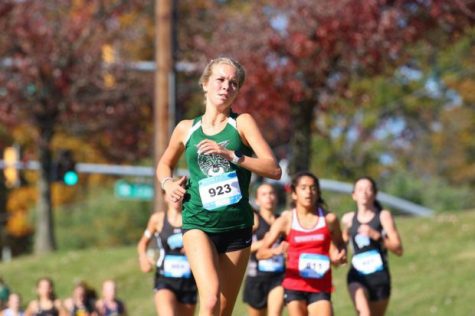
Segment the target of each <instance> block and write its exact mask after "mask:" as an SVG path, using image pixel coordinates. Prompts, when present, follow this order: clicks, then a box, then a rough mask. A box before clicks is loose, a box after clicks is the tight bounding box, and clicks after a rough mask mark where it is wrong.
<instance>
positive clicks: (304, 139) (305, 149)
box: [289, 101, 313, 177]
mask: <svg viewBox="0 0 475 316" xmlns="http://www.w3.org/2000/svg"><path fill="white" fill-rule="evenodd" d="M290 115H291V122H292V125H293V127H292V130H293V135H292V137H291V140H290V150H291V154H290V162H289V175H290V177H292V176H293V175H294V174H295V173H296V172H299V171H304V170H308V168H309V167H310V157H311V141H312V134H311V131H312V123H313V102H308V101H304V102H300V103H296V104H293V105H292V108H291V110H290Z"/></svg>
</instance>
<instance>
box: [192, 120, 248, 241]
mask: <svg viewBox="0 0 475 316" xmlns="http://www.w3.org/2000/svg"><path fill="white" fill-rule="evenodd" d="M201 118H202V117H201V116H199V117H197V118H195V119H194V120H193V125H192V128H191V130H190V131H189V134H188V136H187V138H186V139H185V158H186V162H187V164H188V170H189V172H190V176H189V179H188V182H187V185H186V194H185V197H184V202H183V229H185V230H189V229H200V230H202V231H205V232H210V233H220V232H226V231H232V230H237V229H242V228H246V227H251V226H252V222H253V213H252V207H251V205H250V204H249V182H250V180H251V172H250V171H249V170H247V169H244V168H241V167H239V166H237V165H235V164H233V163H231V162H230V161H229V160H227V159H225V158H223V157H221V156H220V155H216V154H210V155H205V154H200V153H198V148H197V145H198V144H199V142H201V141H202V140H204V139H210V140H213V141H215V142H217V143H218V144H220V145H222V146H224V147H226V148H227V149H229V150H234V151H236V150H239V151H241V152H242V153H243V154H244V155H246V156H252V149H251V148H249V147H247V146H246V145H244V143H243V142H242V140H241V137H240V135H239V132H238V130H237V126H236V118H237V114H235V113H231V115H230V116H229V118H228V122H227V124H226V126H225V127H224V129H223V130H222V131H221V132H219V133H217V134H214V135H206V134H205V133H204V132H203V129H202V128H201Z"/></svg>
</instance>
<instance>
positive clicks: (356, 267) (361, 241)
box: [347, 211, 391, 301]
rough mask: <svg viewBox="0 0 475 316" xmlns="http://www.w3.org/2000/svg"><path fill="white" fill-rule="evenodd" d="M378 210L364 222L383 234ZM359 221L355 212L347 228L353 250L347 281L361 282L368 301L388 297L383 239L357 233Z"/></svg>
mask: <svg viewBox="0 0 475 316" xmlns="http://www.w3.org/2000/svg"><path fill="white" fill-rule="evenodd" d="M379 214H380V212H379V211H378V212H376V213H375V214H374V216H373V218H372V219H371V220H370V221H369V222H368V223H366V225H368V226H369V227H370V228H371V229H374V230H375V231H377V232H379V233H380V234H381V236H383V234H384V232H383V226H382V225H381V221H380V219H379ZM360 226H361V223H360V222H359V221H358V216H357V213H356V212H355V215H354V216H353V221H352V224H351V227H350V229H349V233H350V238H351V239H350V245H351V249H352V251H353V259H352V261H351V268H350V271H349V272H348V278H347V282H348V284H350V283H352V282H357V283H360V284H362V285H363V286H364V287H365V288H366V289H367V291H368V294H369V299H370V301H378V300H382V299H387V298H389V296H390V294H391V277H390V273H389V267H388V261H387V250H386V249H385V248H384V244H383V239H379V240H374V239H372V238H369V237H368V236H365V235H362V234H359V233H358V230H359V228H360Z"/></svg>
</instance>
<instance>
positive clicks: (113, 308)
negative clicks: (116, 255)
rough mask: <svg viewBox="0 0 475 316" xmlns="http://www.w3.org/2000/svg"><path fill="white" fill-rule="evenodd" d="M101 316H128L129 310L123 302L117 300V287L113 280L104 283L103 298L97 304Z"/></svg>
mask: <svg viewBox="0 0 475 316" xmlns="http://www.w3.org/2000/svg"><path fill="white" fill-rule="evenodd" d="M96 310H97V312H98V314H99V316H126V315H127V310H126V308H125V304H124V303H123V302H122V300H120V299H118V298H117V286H116V283H115V282H114V281H113V280H106V281H104V282H103V283H102V296H101V298H100V299H99V300H98V301H97V302H96Z"/></svg>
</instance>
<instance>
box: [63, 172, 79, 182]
mask: <svg viewBox="0 0 475 316" xmlns="http://www.w3.org/2000/svg"><path fill="white" fill-rule="evenodd" d="M78 181H79V177H78V173H77V172H76V171H74V170H69V171H66V173H65V174H64V177H63V182H64V184H66V185H76V184H77V183H78Z"/></svg>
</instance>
